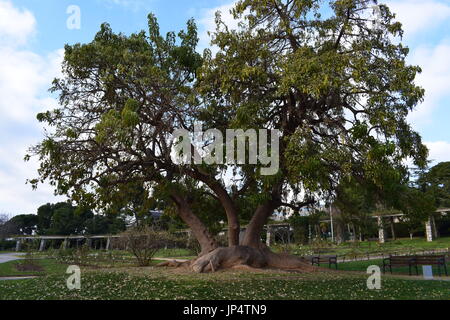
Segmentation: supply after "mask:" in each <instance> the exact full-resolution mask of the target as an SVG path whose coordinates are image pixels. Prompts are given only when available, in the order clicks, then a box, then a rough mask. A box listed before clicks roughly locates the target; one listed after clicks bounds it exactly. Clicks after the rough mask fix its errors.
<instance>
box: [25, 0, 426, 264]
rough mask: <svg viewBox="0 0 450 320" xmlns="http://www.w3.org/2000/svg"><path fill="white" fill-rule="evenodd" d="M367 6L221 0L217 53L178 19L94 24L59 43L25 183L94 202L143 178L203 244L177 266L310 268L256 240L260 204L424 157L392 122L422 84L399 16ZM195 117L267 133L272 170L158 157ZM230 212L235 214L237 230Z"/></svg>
mask: <svg viewBox="0 0 450 320" xmlns="http://www.w3.org/2000/svg"><path fill="white" fill-rule="evenodd" d="M374 4H375V3H374V1H369V0H334V1H331V2H330V4H325V3H324V2H322V1H315V0H242V1H239V2H238V4H237V5H236V8H235V9H234V10H233V14H234V17H235V18H236V19H240V24H239V25H240V26H239V28H238V30H230V29H229V28H228V27H227V26H226V25H225V24H224V23H223V22H222V21H221V18H220V15H217V19H216V22H217V29H216V32H215V33H213V41H212V44H213V45H214V46H215V48H216V50H217V53H216V54H214V55H213V54H212V53H211V51H209V50H206V51H205V54H204V55H203V57H201V56H200V55H199V54H198V53H197V52H196V51H195V47H196V44H197V41H198V39H197V32H196V27H195V24H194V23H193V21H189V22H188V26H187V30H186V31H181V32H179V33H178V39H177V37H176V35H175V34H174V33H168V34H167V36H166V37H163V36H161V35H160V32H159V27H158V24H157V21H156V19H155V17H154V16H153V15H150V16H149V30H148V32H147V33H146V32H140V33H137V34H132V35H130V36H126V35H123V34H115V33H113V32H112V30H111V29H110V27H109V26H108V25H107V24H105V25H103V26H102V28H101V30H100V32H99V33H98V34H97V35H96V36H95V38H94V40H93V41H92V42H91V43H88V44H84V45H81V44H77V45H73V46H66V50H65V59H64V64H63V78H61V79H57V80H55V81H54V84H53V87H52V91H53V92H57V93H59V96H60V107H59V108H57V109H55V110H53V111H49V112H46V113H43V114H40V115H39V116H38V119H39V120H40V121H43V122H45V123H47V124H48V125H49V126H51V127H52V128H53V130H52V132H49V133H48V134H47V136H46V138H45V139H44V140H43V141H42V142H41V143H40V144H39V145H37V146H35V147H34V148H33V149H32V153H33V154H35V155H38V156H39V158H40V161H41V167H40V170H39V173H40V177H39V179H37V180H32V183H33V184H34V185H36V184H37V183H38V182H39V181H42V180H45V179H48V180H50V181H51V183H53V184H54V185H55V187H56V190H57V192H58V193H62V194H67V195H69V196H70V197H71V198H72V199H73V200H75V201H77V202H80V203H85V204H88V205H91V206H96V207H98V208H102V207H105V206H108V202H110V201H113V200H114V199H115V198H116V196H120V194H121V193H122V192H123V190H126V189H127V188H128V187H129V186H130V184H133V183H138V184H142V185H143V186H145V188H147V190H148V191H149V196H152V197H154V196H158V197H161V198H165V199H168V200H171V201H172V202H173V204H174V206H175V207H176V208H177V212H178V214H179V216H180V217H181V218H182V219H183V221H184V222H185V223H186V224H187V225H188V226H189V227H190V228H191V229H192V231H193V234H194V235H195V237H196V238H197V239H198V240H199V242H200V245H201V248H202V251H201V253H200V255H199V257H198V258H197V259H195V260H194V261H192V262H190V266H191V267H192V268H193V270H195V271H198V272H202V271H209V270H216V269H218V268H220V267H230V266H235V265H239V264H245V265H249V266H253V267H264V266H268V267H280V268H304V269H306V268H309V267H308V266H306V265H305V264H304V263H303V262H302V261H301V260H299V259H297V258H295V257H291V256H280V255H276V254H274V253H272V252H271V251H270V250H269V249H268V248H267V247H265V246H264V244H262V242H261V232H262V231H263V226H264V224H265V223H266V222H267V220H268V219H269V217H270V216H271V215H272V214H273V212H274V211H275V210H277V209H278V208H280V207H283V206H287V207H290V208H293V209H294V210H298V209H300V208H301V207H302V206H306V205H310V204H312V203H313V202H314V201H315V200H317V198H318V197H321V196H323V195H325V194H327V195H332V194H333V190H334V189H335V188H336V186H337V185H338V184H339V182H340V181H342V180H343V179H347V178H349V177H352V179H355V180H357V181H361V183H363V181H370V182H371V183H372V184H373V185H375V186H377V187H378V188H380V189H383V188H384V186H383V181H385V180H386V179H395V178H396V177H398V176H400V175H401V174H402V171H403V170H404V168H403V165H402V163H403V162H402V161H403V160H404V159H405V158H407V157H410V158H413V160H414V162H415V163H416V165H418V166H423V165H424V164H425V160H426V156H427V150H426V148H425V147H424V146H423V144H422V142H421V138H420V136H419V135H418V134H417V133H416V132H414V131H413V130H412V129H411V127H410V125H409V124H408V123H407V122H406V116H407V115H408V113H409V112H410V111H411V110H413V108H414V107H415V106H416V105H417V104H418V103H419V102H420V101H421V100H422V98H423V95H424V91H423V89H421V88H420V87H418V86H416V85H415V84H414V79H415V77H416V74H417V73H418V72H420V68H419V67H416V66H409V65H407V63H406V62H405V59H406V56H407V54H408V49H407V48H406V47H404V46H403V45H402V44H401V43H400V38H401V36H402V30H401V25H400V23H398V22H397V21H395V16H394V15H393V14H392V13H391V12H390V11H389V9H388V7H386V6H384V5H380V6H379V7H378V8H379V10H377V11H378V15H377V19H378V20H377V21H374V18H371V14H372V11H373V8H372V6H373V5H374ZM322 14H323V15H322ZM198 122H200V123H202V125H203V127H204V129H205V130H206V129H212V128H215V129H217V130H219V131H220V132H221V133H222V134H224V135H225V132H226V130H227V129H243V130H246V129H251V128H252V129H256V130H258V129H277V130H278V131H279V137H280V145H279V170H278V172H277V173H276V174H274V175H271V176H265V175H262V174H261V171H260V169H261V167H262V166H261V164H258V165H250V164H239V163H229V164H206V163H203V164H193V163H190V164H182V163H179V162H176V163H175V162H173V160H172V157H171V152H172V147H173V146H174V144H175V143H176V142H177V141H176V140H173V139H171V138H170V134H171V133H172V132H174V130H175V129H186V130H188V131H190V132H193V131H194V125H195V124H196V123H198ZM216 142H217V141H216ZM260 142H261V141H260ZM207 143H211V141H210V140H209V141H207ZM248 147H249V146H248ZM192 149H193V150H194V151H195V150H198V149H199V146H195V145H192ZM269 151H270V152H273V153H275V152H276V151H275V149H274V144H272V143H271V144H270V145H269ZM194 155H195V153H194ZM230 172H231V173H232V177H231V178H230ZM205 197H208V199H210V200H212V201H215V203H216V204H217V206H218V207H219V210H218V211H217V212H210V215H211V216H215V217H217V219H220V217H221V216H223V217H224V218H225V219H226V222H227V226H228V247H226V248H218V247H217V242H216V241H215V239H214V237H213V235H212V233H211V232H210V231H209V229H208V228H207V227H206V226H205V224H204V223H203V222H202V219H200V218H199V217H200V216H201V215H199V214H198V212H196V211H198V210H202V205H201V203H202V202H204V201H205ZM199 201H200V203H199ZM202 214H203V215H204V214H205V213H204V212H202ZM242 220H248V221H249V223H248V225H247V228H246V232H245V236H244V237H242V238H241V239H240V238H239V232H240V222H241V221H242Z"/></svg>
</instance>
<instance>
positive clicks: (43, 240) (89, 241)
mask: <svg viewBox="0 0 450 320" xmlns="http://www.w3.org/2000/svg"><path fill="white" fill-rule="evenodd" d="M112 238H119V236H113V235H101V236H83V235H81V236H21V237H14V238H13V239H15V240H16V251H20V248H21V246H22V242H24V241H27V240H37V241H40V244H39V251H44V250H45V245H46V243H47V241H52V240H63V247H64V248H67V246H68V244H69V241H70V240H86V243H87V244H88V246H89V247H91V246H92V240H95V239H106V247H105V249H106V250H109V249H110V248H111V239H112Z"/></svg>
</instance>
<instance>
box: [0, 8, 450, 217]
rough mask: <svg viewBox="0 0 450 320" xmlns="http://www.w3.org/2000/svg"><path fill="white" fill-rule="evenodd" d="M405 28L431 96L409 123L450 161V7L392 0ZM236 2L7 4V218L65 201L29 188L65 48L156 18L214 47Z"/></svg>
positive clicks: (0, 83)
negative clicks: (195, 29) (106, 27)
mask: <svg viewBox="0 0 450 320" xmlns="http://www.w3.org/2000/svg"><path fill="white" fill-rule="evenodd" d="M380 2H382V3H387V4H388V5H389V6H390V7H391V8H392V9H393V11H394V12H396V13H397V14H398V19H399V20H400V21H401V22H402V23H403V24H404V29H405V38H404V43H406V44H407V45H408V46H409V47H410V48H411V54H410V57H409V62H410V63H412V64H417V65H420V66H421V67H422V68H423V73H422V74H421V75H420V76H419V77H418V79H417V83H418V84H420V85H422V86H423V87H424V88H425V89H426V91H427V96H426V100H425V102H424V103H423V104H422V105H420V106H419V107H418V108H417V110H416V111H415V112H413V113H412V114H411V115H410V117H409V120H410V122H411V123H412V124H413V126H414V128H415V129H416V130H417V131H419V132H420V133H421V135H422V137H423V138H424V141H425V142H426V144H427V145H428V147H429V148H430V158H431V159H432V160H434V161H435V162H439V161H450V129H449V127H450V112H449V109H448V108H449V107H448V106H449V105H450V1H449V0H395V1H390V0H385V1H380ZM232 4H233V3H232V1H231V0H192V1H185V0H171V1H167V0H166V1H163V0H71V1H67V0H39V1H37V0H0V115H1V117H0V214H1V213H6V214H10V215H16V214H22V213H35V212H36V209H37V207H39V205H41V204H44V203H46V202H55V201H58V200H62V199H63V198H56V197H55V196H53V192H52V189H51V188H50V187H49V186H47V185H44V186H42V187H40V188H39V189H38V190H37V191H31V187H30V186H29V185H25V180H26V179H27V178H32V177H34V176H35V170H36V168H37V162H36V160H33V161H32V162H31V163H24V162H23V160H22V159H23V156H24V155H25V153H26V150H27V148H28V147H29V146H30V145H32V144H34V143H36V142H37V141H39V140H40V139H41V138H42V128H41V127H40V125H39V123H37V121H36V120H35V115H36V113H37V112H39V111H41V110H46V109H50V108H53V107H54V106H55V105H56V101H55V99H54V97H52V96H51V95H49V94H48V92H47V89H48V87H49V85H50V82H51V80H52V79H53V78H54V77H55V76H58V74H59V66H60V62H61V58H62V48H63V47H64V44H66V43H76V42H88V41H90V40H92V38H93V36H94V34H95V33H96V32H97V31H98V29H99V26H100V24H101V23H102V22H108V23H110V24H111V26H112V28H113V30H114V31H121V32H124V33H131V32H135V31H139V30H142V29H146V16H147V14H148V13H149V12H154V13H155V14H156V15H157V17H158V19H159V23H160V26H161V29H162V31H163V32H167V31H172V30H174V31H178V30H180V29H181V28H183V27H184V25H185V23H186V21H187V19H189V18H192V17H193V18H195V19H196V20H197V23H198V26H199V32H200V38H201V41H200V46H201V47H206V46H207V44H208V37H207V33H206V31H207V30H211V29H212V28H213V27H214V12H215V11H217V10H220V11H222V12H223V15H224V19H225V21H227V22H228V23H230V24H231V25H235V22H233V21H232V19H231V17H230V16H229V14H228V10H229V9H230V8H231V7H232ZM71 5H76V6H78V7H79V8H80V12H81V28H80V29H73V30H70V29H68V28H67V24H66V22H67V19H68V18H69V14H67V8H68V7H69V6H71Z"/></svg>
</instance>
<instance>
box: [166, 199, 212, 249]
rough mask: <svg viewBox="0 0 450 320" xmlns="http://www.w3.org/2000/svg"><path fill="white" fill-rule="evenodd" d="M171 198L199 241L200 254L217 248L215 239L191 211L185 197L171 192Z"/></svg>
mask: <svg viewBox="0 0 450 320" xmlns="http://www.w3.org/2000/svg"><path fill="white" fill-rule="evenodd" d="M171 198H172V200H173V201H174V202H175V205H176V206H177V209H178V214H179V216H180V218H181V219H182V220H183V221H184V223H186V224H187V225H188V226H189V228H191V230H192V233H193V234H194V236H195V238H196V239H197V240H198V242H199V243H200V247H201V252H200V256H202V255H205V254H207V253H209V252H211V251H213V250H215V249H216V248H217V242H216V240H215V239H214V237H213V236H212V235H211V233H210V232H209V231H208V229H207V228H206V226H205V225H204V224H203V222H202V221H201V220H200V219H199V218H198V217H197V216H196V215H195V214H194V213H193V212H192V210H191V208H190V207H189V204H188V202H187V201H186V199H184V198H183V197H182V196H180V195H176V194H172V195H171Z"/></svg>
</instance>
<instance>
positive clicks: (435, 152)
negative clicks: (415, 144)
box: [425, 141, 450, 165]
mask: <svg viewBox="0 0 450 320" xmlns="http://www.w3.org/2000/svg"><path fill="white" fill-rule="evenodd" d="M425 144H426V146H427V147H428V149H429V150H430V157H429V159H430V160H431V161H432V165H436V164H438V163H439V162H446V161H450V143H449V142H446V141H436V142H425Z"/></svg>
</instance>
